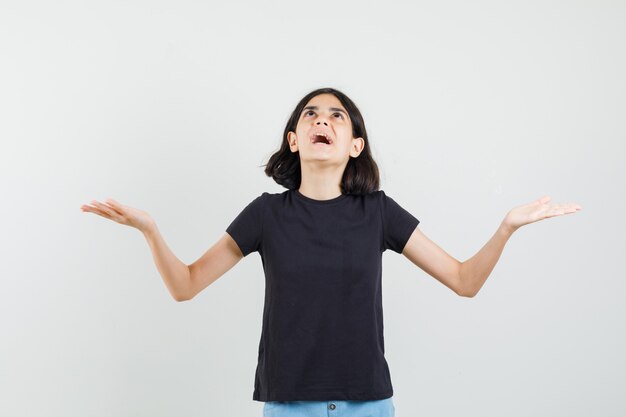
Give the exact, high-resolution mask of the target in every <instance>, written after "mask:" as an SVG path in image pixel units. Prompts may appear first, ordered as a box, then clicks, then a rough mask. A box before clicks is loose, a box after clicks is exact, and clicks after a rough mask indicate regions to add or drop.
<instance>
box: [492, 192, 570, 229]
mask: <svg viewBox="0 0 626 417" xmlns="http://www.w3.org/2000/svg"><path fill="white" fill-rule="evenodd" d="M551 199H552V198H551V197H550V196H547V195H546V196H543V197H541V198H540V199H538V200H535V201H533V202H531V203H528V204H524V205H522V206H519V207H515V208H514V209H512V210H511V211H509V212H508V213H507V215H506V217H505V219H504V222H505V223H506V224H507V225H508V226H509V227H511V228H512V229H517V228H519V227H521V226H524V225H525V224H529V223H534V222H536V221H539V220H543V219H547V218H549V217H555V216H561V215H563V214H570V213H576V212H577V211H578V210H582V207H581V206H580V205H578V204H576V203H566V204H549V202H550V200H551Z"/></svg>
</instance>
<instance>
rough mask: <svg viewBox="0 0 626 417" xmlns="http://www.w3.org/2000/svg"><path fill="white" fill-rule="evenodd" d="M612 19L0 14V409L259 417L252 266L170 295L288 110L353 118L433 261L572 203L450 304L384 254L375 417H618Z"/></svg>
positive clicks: (531, 4) (620, 95) (382, 7)
mask: <svg viewBox="0 0 626 417" xmlns="http://www.w3.org/2000/svg"><path fill="white" fill-rule="evenodd" d="M625 23H626V4H625V3H624V2H621V1H594V2H592V1H520V2H506V1H505V2H503V1H478V2H465V1H443V2H408V1H407V2H394V1H386V2H364V1H359V2H357V1H351V2H340V1H332V2H327V1H307V2H293V1H284V2H277V1H274V2H268V1H264V2H255V1H248V2H245V3H244V2H225V1H222V2H212V1H197V2H192V1H124V2H111V1H109V2H95V1H92V2H85V1H80V2H79V1H59V2H44V1H20V2H17V1H15V2H11V3H9V2H8V1H3V2H2V3H1V6H0V53H1V55H0V60H1V65H0V139H1V141H2V142H1V145H2V146H1V150H0V187H1V189H0V191H1V193H2V198H1V201H2V204H1V205H0V221H1V222H2V224H1V234H0V235H1V237H0V239H1V240H0V243H1V247H0V249H1V250H2V254H3V256H2V263H1V264H0V279H1V282H0V283H1V287H0V331H1V342H0V415H3V416H5V415H6V416H91V417H97V416H227V415H228V416H260V415H261V414H262V403H260V402H255V401H253V400H252V391H253V384H254V371H255V367H256V359H257V352H258V343H259V337H260V333H261V317H262V310H263V304H262V303H263V291H264V277H263V272H262V265H261V259H260V256H259V255H258V253H253V254H251V255H250V256H248V257H246V258H245V259H243V260H242V261H241V262H240V263H239V264H237V265H236V266H235V267H234V268H233V269H232V270H230V271H229V272H228V273H227V274H225V275H224V276H222V277H221V278H220V279H219V280H218V281H216V282H215V283H214V284H212V285H211V286H209V287H208V288H207V289H205V290H204V291H203V292H202V293H200V294H199V295H198V296H196V297H195V298H194V299H193V300H191V301H188V302H181V303H178V302H176V301H174V300H173V298H172V297H171V296H170V294H169V292H168V291H167V289H166V287H165V285H164V283H163V281H162V279H161V277H160V275H159V273H158V271H157V269H156V266H155V264H154V261H153V259H152V256H151V253H150V250H149V247H148V245H147V243H146V241H145V239H144V237H143V236H142V234H141V233H140V232H138V231H137V230H135V229H132V228H129V227H126V226H122V225H119V224H117V223H114V222H112V221H110V220H107V219H104V218H102V217H99V216H97V215H95V214H92V213H83V212H81V211H80V209H79V207H80V205H81V204H85V203H89V202H90V201H91V200H92V199H97V200H100V201H102V200H104V199H106V198H107V197H112V198H114V199H116V200H118V201H120V202H122V203H123V204H127V205H131V206H133V207H138V208H141V209H143V210H146V211H148V212H149V213H150V214H151V215H152V216H153V217H154V218H155V220H156V221H157V224H158V226H159V229H160V230H161V232H162V234H163V236H164V237H165V239H166V241H167V244H168V246H169V247H170V248H172V250H173V251H174V253H175V254H176V255H177V256H178V257H179V259H181V260H182V261H183V262H185V263H187V264H190V263H192V262H193V261H195V260H196V259H197V258H198V257H199V256H200V255H201V254H202V253H204V251H205V250H206V249H207V248H208V247H210V246H211V245H212V244H213V243H214V242H215V241H217V239H218V238H220V237H221V236H222V235H223V233H225V228H226V226H227V225H228V224H229V223H230V222H231V221H232V220H233V219H234V218H235V216H236V215H237V214H238V213H239V212H240V211H241V210H242V209H243V207H245V205H246V204H248V203H249V202H250V201H251V200H252V199H253V198H255V197H256V196H258V195H260V194H261V193H262V192H263V191H268V192H273V193H275V192H282V191H284V190H285V189H284V188H282V187H281V186H279V185H277V184H276V183H274V182H273V180H272V179H271V178H268V177H266V176H265V175H264V174H263V167H262V164H265V163H266V162H267V159H268V158H269V156H270V155H271V154H272V153H273V152H274V151H276V150H277V149H278V146H279V144H280V140H281V137H282V131H283V129H284V126H285V124H286V122H287V118H288V116H289V114H290V113H291V111H292V110H293V109H294V107H295V105H296V103H297V102H298V100H300V98H301V97H302V96H304V95H305V94H306V93H308V92H309V91H311V90H313V89H315V88H318V87H326V86H330V87H335V88H337V89H339V90H341V91H343V92H344V93H346V94H347V95H348V96H349V97H351V98H352V99H353V100H354V101H355V102H356V104H357V106H359V108H360V110H361V112H362V113H363V116H364V118H365V123H366V128H367V130H368V134H369V138H370V141H371V146H372V151H373V155H374V158H375V160H376V161H377V163H378V164H379V167H380V169H381V188H382V189H384V190H385V191H386V192H387V194H388V195H389V196H391V197H393V198H394V199H395V200H396V201H397V202H398V203H399V204H401V205H402V206H403V207H404V208H406V209H407V210H409V211H410V212H411V213H413V214H414V215H415V216H416V217H417V218H418V219H420V221H421V224H420V228H421V230H422V231H423V232H424V233H425V234H426V235H427V236H429V237H430V238H431V239H432V240H433V241H435V242H436V243H437V244H438V245H440V246H441V247H442V248H444V249H445V250H446V251H447V252H448V253H450V254H451V255H453V256H454V257H456V258H457V259H459V260H461V261H464V260H466V259H468V258H470V257H471V256H473V255H474V254H475V253H476V252H477V251H478V250H479V249H480V248H481V247H482V246H483V245H484V244H485V243H486V242H487V240H488V239H489V238H490V237H491V236H492V234H493V233H494V232H495V231H496V229H497V227H498V225H499V224H500V222H501V220H502V219H503V218H504V216H505V215H506V213H507V211H508V210H510V209H511V208H513V207H515V206H518V205H521V204H525V203H528V202H530V201H532V200H534V199H537V198H539V197H541V196H543V195H546V194H547V195H550V196H552V198H553V202H555V203H559V202H575V203H577V204H580V205H581V206H582V207H583V210H582V211H580V212H578V213H575V214H570V215H566V216H561V217H554V218H550V219H546V220H543V221H540V222H537V223H533V224H530V225H528V226H525V227H522V228H521V229H520V230H518V231H517V232H516V233H515V234H514V235H513V236H512V238H511V239H510V240H509V242H508V244H507V246H506V247H505V249H504V252H503V254H502V257H501V258H500V261H499V262H498V264H497V265H496V267H495V269H494V270H493V272H492V273H491V276H490V277H489V279H488V280H487V282H486V283H485V285H484V286H483V288H482V290H481V291H480V292H479V294H478V295H477V296H476V297H474V298H461V297H458V296H456V295H455V294H454V293H453V292H451V291H450V290H449V289H448V288H447V287H445V286H443V285H442V284H440V283H439V282H438V281H436V280H435V279H433V278H432V277H430V276H429V275H427V274H426V273H425V272H423V271H422V270H420V269H419V268H417V267H415V266H414V265H413V264H412V263H410V262H409V261H408V260H407V259H406V258H404V257H403V256H401V255H399V254H396V253H393V252H391V251H387V252H385V255H384V257H383V260H384V263H383V302H384V308H385V310H384V311H385V315H384V320H385V342H386V343H385V346H386V353H385V355H386V358H387V361H388V363H389V365H390V369H391V375H392V382H393V386H394V396H393V400H394V404H395V406H396V415H397V417H408V416H429V417H436V416H441V417H445V416H455V415H458V416H460V415H462V416H465V417H468V416H481V417H485V416H529V415H532V416H551V417H552V416H568V417H571V416H589V415H598V416H603V417H606V416H618V415H624V414H625V413H626V397H624V395H623V394H624V392H625V391H626V376H625V375H626V363H625V362H626V360H625V356H624V351H625V350H626V343H625V337H624V329H625V328H626V327H625V324H626V311H625V308H624V302H623V301H624V293H625V284H624V278H625V273H624V269H623V262H624V255H625V247H626V245H625V242H624V232H625V231H626V230H625V229H626V228H625V221H624V215H623V213H624V210H625V209H626V207H625V202H626V199H625V198H624V189H625V181H624V178H626V175H625V174H626V172H625V171H626V169H625V168H624V166H625V164H624V162H625V159H626V158H625V157H626V152H625V151H626V145H625V140H626V135H625V132H624V127H625V123H624V116H625V114H626V101H625V99H624V97H625V96H626V82H625V79H626V77H624V74H625V73H626V52H625V51H626V48H624V39H626V24H625Z"/></svg>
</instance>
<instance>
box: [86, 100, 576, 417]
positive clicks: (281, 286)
mask: <svg viewBox="0 0 626 417" xmlns="http://www.w3.org/2000/svg"><path fill="white" fill-rule="evenodd" d="M265 167H266V168H265V173H266V174H267V175H268V176H270V177H272V178H273V179H274V181H276V182H277V183H278V184H280V185H282V186H284V187H285V188H287V191H284V192H282V193H274V194H271V193H267V192H263V193H262V194H261V195H259V196H258V197H256V198H255V199H254V200H253V201H251V202H250V203H249V204H248V205H247V206H246V207H245V208H244V209H243V210H242V211H241V212H240V213H239V214H238V215H237V217H236V218H235V219H234V220H233V221H232V222H231V223H230V225H229V226H228V227H227V228H226V233H225V234H224V235H223V236H222V237H221V239H220V240H218V241H217V242H216V243H215V244H214V245H213V246H212V247H211V248H209V249H208V251H207V252H206V253H205V254H204V255H202V257H200V258H199V259H198V260H197V261H195V262H194V263H192V264H191V265H186V264H184V263H183V262H181V261H180V260H179V259H178V258H177V257H176V256H175V255H174V254H173V253H172V252H171V251H170V249H169V248H168V247H167V245H166V244H165V241H164V240H163V238H162V236H161V235H160V233H159V231H158V228H157V226H156V223H155V222H154V220H153V219H152V218H151V217H150V215H149V214H148V213H146V212H144V211H141V210H139V209H136V208H133V207H129V206H126V205H123V204H120V203H118V202H117V201H115V200H113V199H108V200H106V201H105V202H104V203H100V202H98V201H95V200H93V201H92V203H93V206H91V205H83V206H82V207H81V209H82V210H84V211H88V212H92V213H96V214H98V215H100V216H103V217H105V218H108V219H111V220H114V221H116V222H118V223H121V224H125V225H128V226H132V227H135V228H137V229H138V230H140V231H141V232H142V233H143V234H144V236H145V237H146V239H147V241H148V244H149V246H150V249H151V250H152V254H153V257H154V260H155V263H156V265H157V268H158V270H159V273H160V274H161V276H162V277H163V279H164V281H165V284H166V286H167V288H168V290H169V291H170V293H171V294H172V296H173V297H174V299H176V300H177V301H183V300H191V299H192V298H193V297H195V296H196V294H198V293H199V292H200V291H202V290H203V289H204V288H206V287H207V286H209V285H210V284H211V283H213V282H214V281H215V280H217V279H218V278H219V277H221V276H222V275H223V274H224V273H225V272H227V271H228V270H229V269H231V268H232V267H233V266H234V265H235V264H236V263H237V262H239V261H240V260H241V259H242V258H243V257H245V256H247V255H248V254H249V253H251V252H255V251H257V252H259V254H260V256H261V259H262V263H263V269H264V273H265V283H266V285H265V305H264V310H263V326H262V332H261V340H260V343H259V351H258V352H259V354H258V365H257V369H256V374H255V383H254V393H253V400H256V401H262V402H264V403H265V405H264V411H263V413H264V415H265V416H280V417H296V416H302V417H317V416H319V417H322V416H325V417H326V416H329V415H330V416H333V415H334V416H337V417H349V416H358V417H366V416H371V417H384V416H385V417H387V416H388V417H393V416H394V414H395V407H394V404H393V402H392V396H393V387H392V384H391V378H390V372H389V368H388V366H387V362H386V360H385V357H384V351H385V348H384V335H383V310H382V292H381V278H382V253H383V252H384V251H385V250H387V249H391V250H392V251H394V252H396V253H401V254H403V255H404V256H405V257H406V258H407V259H409V260H410V261H411V262H412V263H414V264H415V265H417V266H418V267H419V268H421V269H422V270H424V271H425V272H426V273H428V274H429V275H431V276H432V277H434V278H436V279H437V280H439V281H440V282H441V283H442V284H443V285H445V286H447V287H448V288H450V289H451V290H452V291H454V292H455V293H456V294H457V295H459V296H463V297H473V296H475V295H476V294H477V293H478V291H479V290H480V288H481V287H482V286H483V284H484V282H485V280H486V279H487V277H488V276H489V274H490V273H491V271H492V269H493V268H494V266H495V264H496V262H497V260H498V259H499V257H500V254H501V252H502V250H503V248H504V245H505V243H506V242H507V240H508V239H509V237H510V236H511V234H512V233H513V232H514V231H515V230H517V229H518V228H519V227H521V226H523V225H525V224H529V223H533V222H536V221H538V220H542V219H545V218H549V217H554V216H558V215H562V214H567V213H574V212H576V211H577V210H580V209H581V208H582V207H580V206H579V205H577V204H562V205H550V204H548V202H549V201H550V197H548V196H545V197H543V198H541V199H539V200H536V201H533V202H531V203H529V204H525V205H522V206H519V207H516V208H514V209H512V210H511V211H509V212H508V213H507V215H506V216H505V217H504V219H503V220H502V223H501V224H500V227H499V228H498V230H497V231H496V233H495V234H494V236H493V237H492V238H491V239H490V240H489V242H487V244H486V245H485V246H484V247H483V248H482V249H481V250H480V251H479V252H478V253H477V254H476V255H475V256H473V257H472V258H470V259H469V260H467V261H465V262H460V261H458V260H457V259H455V258H453V257H452V256H450V255H449V254H448V253H447V252H445V251H444V250H443V249H441V248H440V247H439V246H437V245H436V244H435V243H434V242H432V241H431V240H430V239H428V238H427V237H426V236H425V235H424V234H423V233H422V232H421V231H420V229H419V228H417V226H418V224H419V220H418V219H417V218H415V217H414V216H413V215H412V214H411V213H410V212H408V211H407V210H405V209H404V208H403V207H402V206H400V205H399V204H398V203H397V202H396V201H395V200H394V199H392V198H391V197H389V196H387V195H386V194H385V192H384V191H382V190H379V189H378V188H379V173H378V167H377V165H376V162H374V159H373V158H372V155H371V152H370V147H369V141H368V138H367V132H366V130H365V124H364V122H363V118H362V116H361V113H360V111H359V110H358V108H357V107H356V105H355V104H354V103H353V102H352V100H350V98H348V97H347V96H346V95H345V94H343V93H342V92H340V91H338V90H336V89H333V88H322V89H317V90H314V91H312V92H310V93H309V94H307V95H306V96H305V97H304V98H302V100H301V101H300V102H299V103H298V105H297V106H296V108H295V109H294V111H293V113H292V114H291V117H290V118H289V121H288V122H287V126H286V127H285V130H284V133H283V139H282V144H281V147H280V149H279V150H278V151H277V152H276V153H275V154H273V155H272V156H271V157H270V159H269V161H268V163H267V165H266V166H265Z"/></svg>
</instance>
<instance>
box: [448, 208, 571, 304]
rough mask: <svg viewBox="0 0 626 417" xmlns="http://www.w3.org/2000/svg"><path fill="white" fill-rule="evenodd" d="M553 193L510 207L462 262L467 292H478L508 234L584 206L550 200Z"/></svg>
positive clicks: (461, 269)
mask: <svg viewBox="0 0 626 417" xmlns="http://www.w3.org/2000/svg"><path fill="white" fill-rule="evenodd" d="M550 199H551V197H550V196H544V197H542V198H540V199H538V200H535V201H532V202H530V203H528V204H524V205H522V206H519V207H515V208H513V209H512V210H511V211H509V212H508V213H507V215H506V217H505V218H504V220H502V223H501V224H500V226H499V227H498V230H496V233H495V234H494V235H493V236H492V237H491V239H489V241H488V242H487V243H486V244H485V246H483V247H482V249H481V250H480V251H478V253H476V255H474V256H472V257H471V258H470V259H468V260H466V261H465V262H463V263H462V264H461V267H460V276H461V283H462V286H463V288H464V292H465V293H466V294H468V295H469V296H470V297H473V296H475V295H476V294H477V293H478V291H480V289H481V288H482V286H483V284H484V283H485V281H486V280H487V278H488V277H489V274H491V271H492V270H493V268H494V267H495V265H496V262H498V259H499V258H500V254H501V253H502V250H503V249H504V245H505V244H506V242H507V241H508V240H509V237H511V235H512V234H513V232H515V231H516V230H517V229H519V228H520V227H522V226H524V225H526V224H530V223H534V222H537V221H539V220H543V219H547V218H549V217H555V216H561V215H564V214H570V213H576V212H577V211H578V210H582V207H581V206H580V205H578V204H575V203H567V204H548V203H549V202H550Z"/></svg>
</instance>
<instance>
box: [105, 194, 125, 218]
mask: <svg viewBox="0 0 626 417" xmlns="http://www.w3.org/2000/svg"><path fill="white" fill-rule="evenodd" d="M104 203H105V204H107V205H108V206H109V207H111V208H112V209H113V210H114V211H115V212H116V213H117V214H119V215H120V216H121V215H122V214H123V212H122V208H121V204H120V203H118V202H117V201H115V200H113V199H112V198H107V199H106V200H105V201H104Z"/></svg>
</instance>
